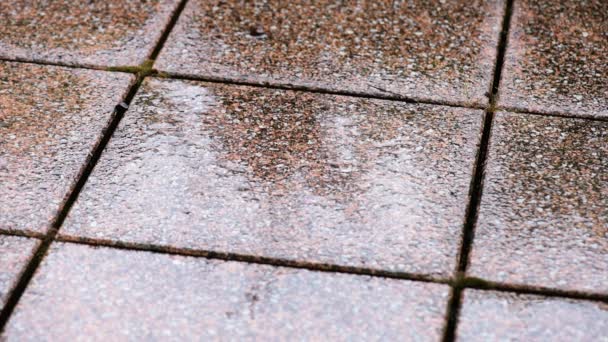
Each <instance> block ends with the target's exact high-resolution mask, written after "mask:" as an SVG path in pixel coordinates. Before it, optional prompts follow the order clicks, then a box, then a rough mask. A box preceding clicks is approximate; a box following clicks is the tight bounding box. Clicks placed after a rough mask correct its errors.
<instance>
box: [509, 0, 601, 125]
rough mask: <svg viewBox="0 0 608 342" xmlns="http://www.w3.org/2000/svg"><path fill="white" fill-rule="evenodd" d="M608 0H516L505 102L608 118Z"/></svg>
mask: <svg viewBox="0 0 608 342" xmlns="http://www.w3.org/2000/svg"><path fill="white" fill-rule="evenodd" d="M607 56H608V1H605V0H588V1H579V0H565V1H557V2H556V1H551V0H542V1H538V0H522V1H515V5H514V14H513V20H512V24H511V30H510V36H509V47H508V49H507V56H506V59H505V64H504V72H503V80H502V82H501V83H500V102H499V104H500V106H503V107H509V108H517V109H522V110H531V111H536V112H545V113H552V112H555V113H562V114H569V115H581V116H593V117H608V76H607V75H608V57H607Z"/></svg>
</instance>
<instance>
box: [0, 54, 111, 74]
mask: <svg viewBox="0 0 608 342" xmlns="http://www.w3.org/2000/svg"><path fill="white" fill-rule="evenodd" d="M0 62H9V63H21V64H34V65H47V66H55V67H62V68H70V69H87V70H100V71H107V70H108V67H105V66H95V65H84V64H72V63H62V62H53V61H47V60H41V59H25V58H21V57H15V58H6V57H0Z"/></svg>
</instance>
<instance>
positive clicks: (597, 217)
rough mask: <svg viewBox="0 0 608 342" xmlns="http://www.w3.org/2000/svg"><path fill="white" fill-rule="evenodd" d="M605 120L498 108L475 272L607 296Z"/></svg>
mask: <svg viewBox="0 0 608 342" xmlns="http://www.w3.org/2000/svg"><path fill="white" fill-rule="evenodd" d="M607 204H608V122H600V121H590V120H581V119H565V118H556V117H542V116H536V115H525V114H507V113H499V114H498V115H497V117H496V120H495V125H494V129H493V132H492V138H491V145H490V152H489V157H488V163H487V167H486V179H485V186H484V190H483V197H482V199H481V207H480V210H479V220H478V227H477V231H476V234H475V240H474V244H473V250H472V260H471V266H470V273H471V274H472V275H474V276H478V277H483V278H486V279H490V280H495V281H505V282H509V283H518V284H526V285H532V286H546V287H552V288H561V289H566V290H580V291H589V292H600V293H608V205H607Z"/></svg>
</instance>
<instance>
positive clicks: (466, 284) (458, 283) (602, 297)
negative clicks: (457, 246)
mask: <svg viewBox="0 0 608 342" xmlns="http://www.w3.org/2000/svg"><path fill="white" fill-rule="evenodd" d="M55 241H57V242H62V243H67V244H78V245H85V246H91V247H104V248H112V249H119V250H125V251H133V252H147V253H157V254H165V255H177V256H183V257H191V258H203V259H209V260H222V261H235V262H243V263H248V264H254V265H270V266H275V267H287V268H294V269H306V270H310V271H315V272H329V273H344V274H352V275H366V276H371V277H379V278H390V279H401V280H409V281H416V282H424V283H435V284H445V285H449V286H452V287H460V288H462V289H474V290H485V291H498V292H510V293H516V294H521V295H541V296H545V297H559V298H569V299H583V300H593V301H602V302H608V293H593V292H582V291H573V290H562V289H556V288H550V287H543V286H530V285H523V284H510V283H501V282H494V281H489V280H485V279H480V278H476V277H462V278H459V279H449V278H442V277H434V276H431V275H426V274H419V273H409V272H400V271H388V270H382V269H374V268H366V267H357V266H342V265H335V264H327V263H318V262H309V261H298V260H290V259H281V258H273V257H261V256H256V255H247V254H238V253H230V252H217V251H209V250H200V249H190V248H178V247H171V246H166V245H156V244H149V243H137V242H124V241H117V240H107V239H98V238H87V237H79V236H72V235H59V236H57V238H56V240H55Z"/></svg>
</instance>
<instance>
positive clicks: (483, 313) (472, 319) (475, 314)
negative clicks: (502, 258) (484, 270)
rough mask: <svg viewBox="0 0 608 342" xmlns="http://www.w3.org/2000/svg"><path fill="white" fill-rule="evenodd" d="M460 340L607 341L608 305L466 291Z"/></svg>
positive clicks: (459, 332)
mask: <svg viewBox="0 0 608 342" xmlns="http://www.w3.org/2000/svg"><path fill="white" fill-rule="evenodd" d="M462 305H463V306H462V311H461V316H460V319H459V323H458V334H457V336H458V340H459V341H471V342H475V341H480V342H482V341H483V342H485V341H538V342H544V341H555V342H562V341H563V342H571V341H598V342H599V341H606V340H607V339H608V304H606V303H599V302H591V301H582V300H570V299H564V298H547V297H540V296H527V295H516V294H511V293H504V292H503V293H499V292H492V291H478V290H466V291H465V292H464V301H463V304H462Z"/></svg>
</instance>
